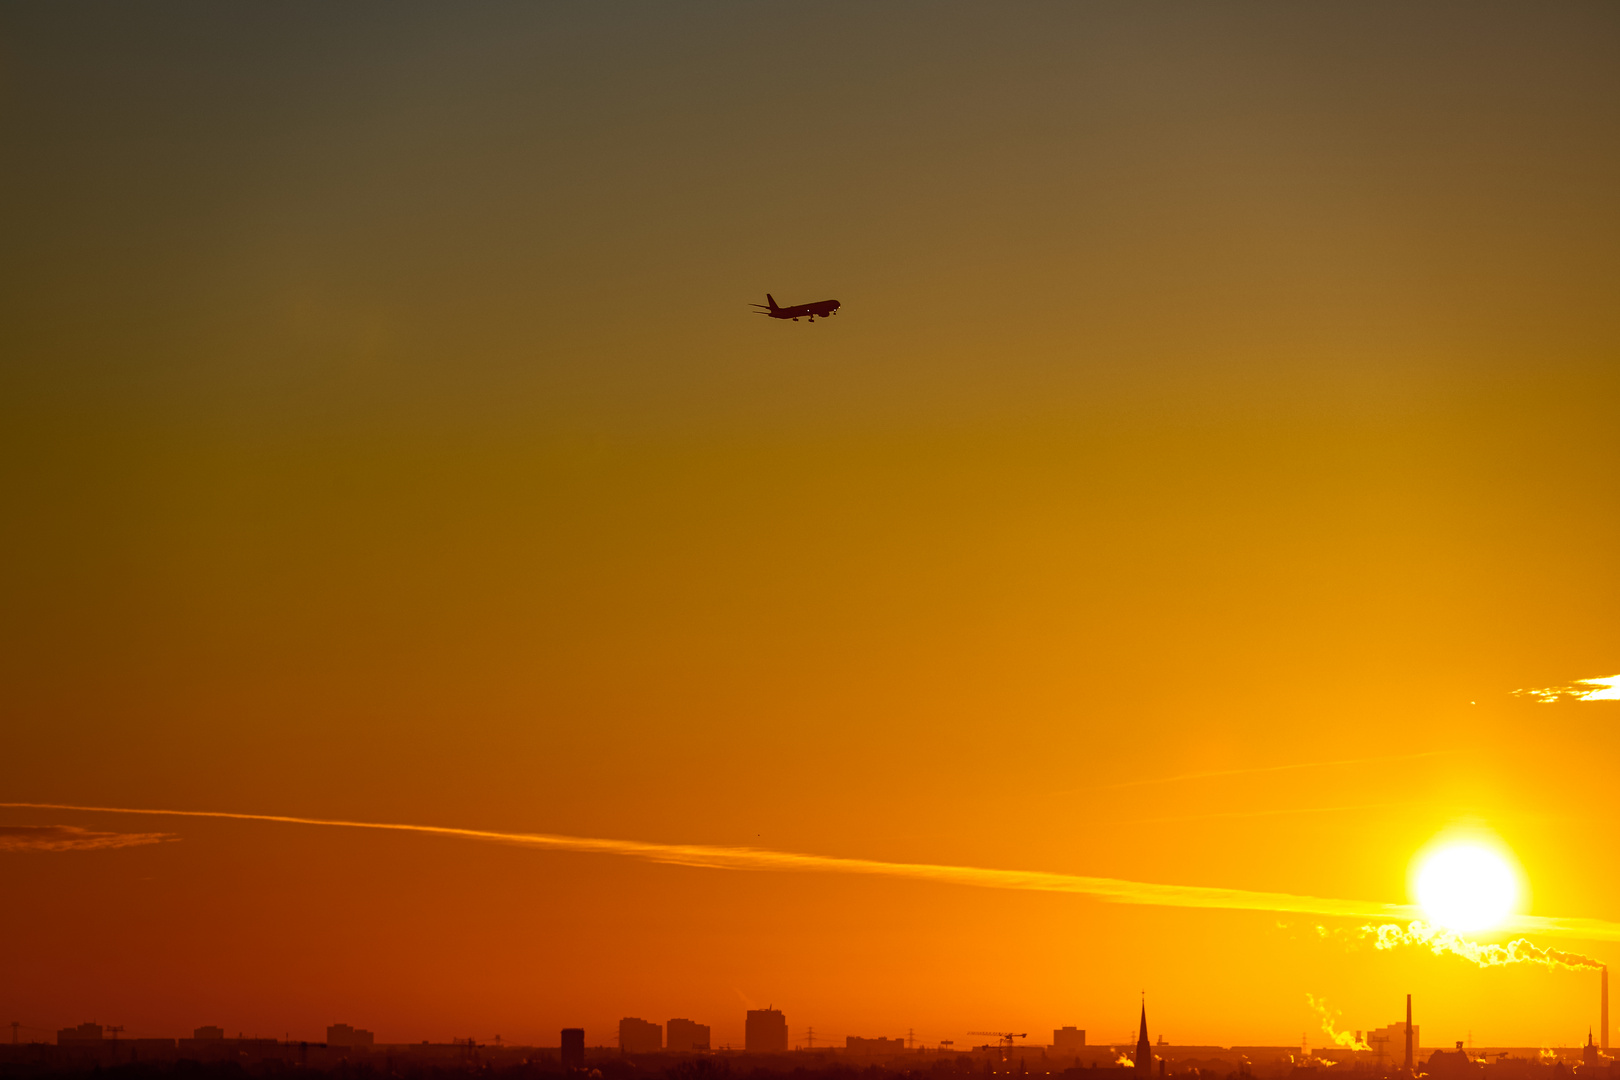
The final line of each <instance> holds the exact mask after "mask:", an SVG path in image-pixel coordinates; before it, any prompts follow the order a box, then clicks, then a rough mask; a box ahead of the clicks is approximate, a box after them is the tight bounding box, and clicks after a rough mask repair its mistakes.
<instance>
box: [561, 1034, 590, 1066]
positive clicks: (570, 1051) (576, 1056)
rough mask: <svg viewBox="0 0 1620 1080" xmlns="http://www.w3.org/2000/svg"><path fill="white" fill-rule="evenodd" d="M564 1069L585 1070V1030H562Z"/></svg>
mask: <svg viewBox="0 0 1620 1080" xmlns="http://www.w3.org/2000/svg"><path fill="white" fill-rule="evenodd" d="M562 1067H563V1068H564V1069H583V1068H584V1067H585V1029H584V1028H563V1029H562Z"/></svg>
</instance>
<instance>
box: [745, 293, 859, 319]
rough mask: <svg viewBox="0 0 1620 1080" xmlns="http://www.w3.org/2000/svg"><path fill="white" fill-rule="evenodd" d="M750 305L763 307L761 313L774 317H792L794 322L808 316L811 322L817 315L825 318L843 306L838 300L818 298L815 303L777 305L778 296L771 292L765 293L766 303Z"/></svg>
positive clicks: (834, 313) (836, 312)
mask: <svg viewBox="0 0 1620 1080" xmlns="http://www.w3.org/2000/svg"><path fill="white" fill-rule="evenodd" d="M750 306H752V307H757V308H763V309H764V310H763V311H761V312H760V314H761V315H769V316H770V317H771V318H773V319H792V320H793V321H794V322H798V321H799V320H800V319H801V318H808V319H809V320H810V321H811V322H815V321H816V316H817V315H820V316H821V317H822V318H824V319H825V318H827V317H828V316H829V315H836V314H838V309H839V308H841V307H843V305H842V304H840V303H839V302H838V301H836V300H817V301H816V302H815V303H813V304H795V305H794V306H793V307H777V306H776V298H775V297H773V296H772V295H771V294H770V293H766V294H765V303H763V304H752V305H750Z"/></svg>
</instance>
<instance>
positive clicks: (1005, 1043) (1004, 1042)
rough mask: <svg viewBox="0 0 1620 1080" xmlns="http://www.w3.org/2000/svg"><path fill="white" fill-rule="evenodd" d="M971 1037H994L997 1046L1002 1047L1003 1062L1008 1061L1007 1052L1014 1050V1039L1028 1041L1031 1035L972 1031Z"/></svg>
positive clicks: (1022, 1032) (1011, 1032) (1021, 1032)
mask: <svg viewBox="0 0 1620 1080" xmlns="http://www.w3.org/2000/svg"><path fill="white" fill-rule="evenodd" d="M968 1034H969V1035H994V1036H995V1037H996V1045H997V1046H999V1047H1001V1060H1002V1061H1006V1060H1007V1051H1009V1050H1011V1049H1012V1048H1013V1040H1014V1039H1027V1038H1029V1033H1028V1032H1024V1031H970V1032H968Z"/></svg>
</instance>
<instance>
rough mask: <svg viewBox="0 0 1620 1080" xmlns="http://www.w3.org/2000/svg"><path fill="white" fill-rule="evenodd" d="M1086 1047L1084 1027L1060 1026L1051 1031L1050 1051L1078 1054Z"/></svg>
mask: <svg viewBox="0 0 1620 1080" xmlns="http://www.w3.org/2000/svg"><path fill="white" fill-rule="evenodd" d="M1085 1048H1086V1032H1085V1029H1084V1028H1077V1027H1060V1028H1058V1029H1057V1030H1056V1031H1053V1032H1052V1052H1053V1053H1054V1054H1078V1053H1079V1052H1080V1051H1082V1050H1084V1049H1085Z"/></svg>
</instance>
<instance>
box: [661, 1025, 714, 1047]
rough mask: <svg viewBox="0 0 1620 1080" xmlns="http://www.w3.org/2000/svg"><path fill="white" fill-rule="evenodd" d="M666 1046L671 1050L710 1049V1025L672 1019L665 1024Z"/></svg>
mask: <svg viewBox="0 0 1620 1080" xmlns="http://www.w3.org/2000/svg"><path fill="white" fill-rule="evenodd" d="M664 1047H665V1048H666V1049H669V1050H683V1051H689V1050H707V1049H709V1025H708V1024H696V1023H693V1022H692V1021H690V1020H671V1021H670V1022H669V1023H667V1024H665V1025H664Z"/></svg>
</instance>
